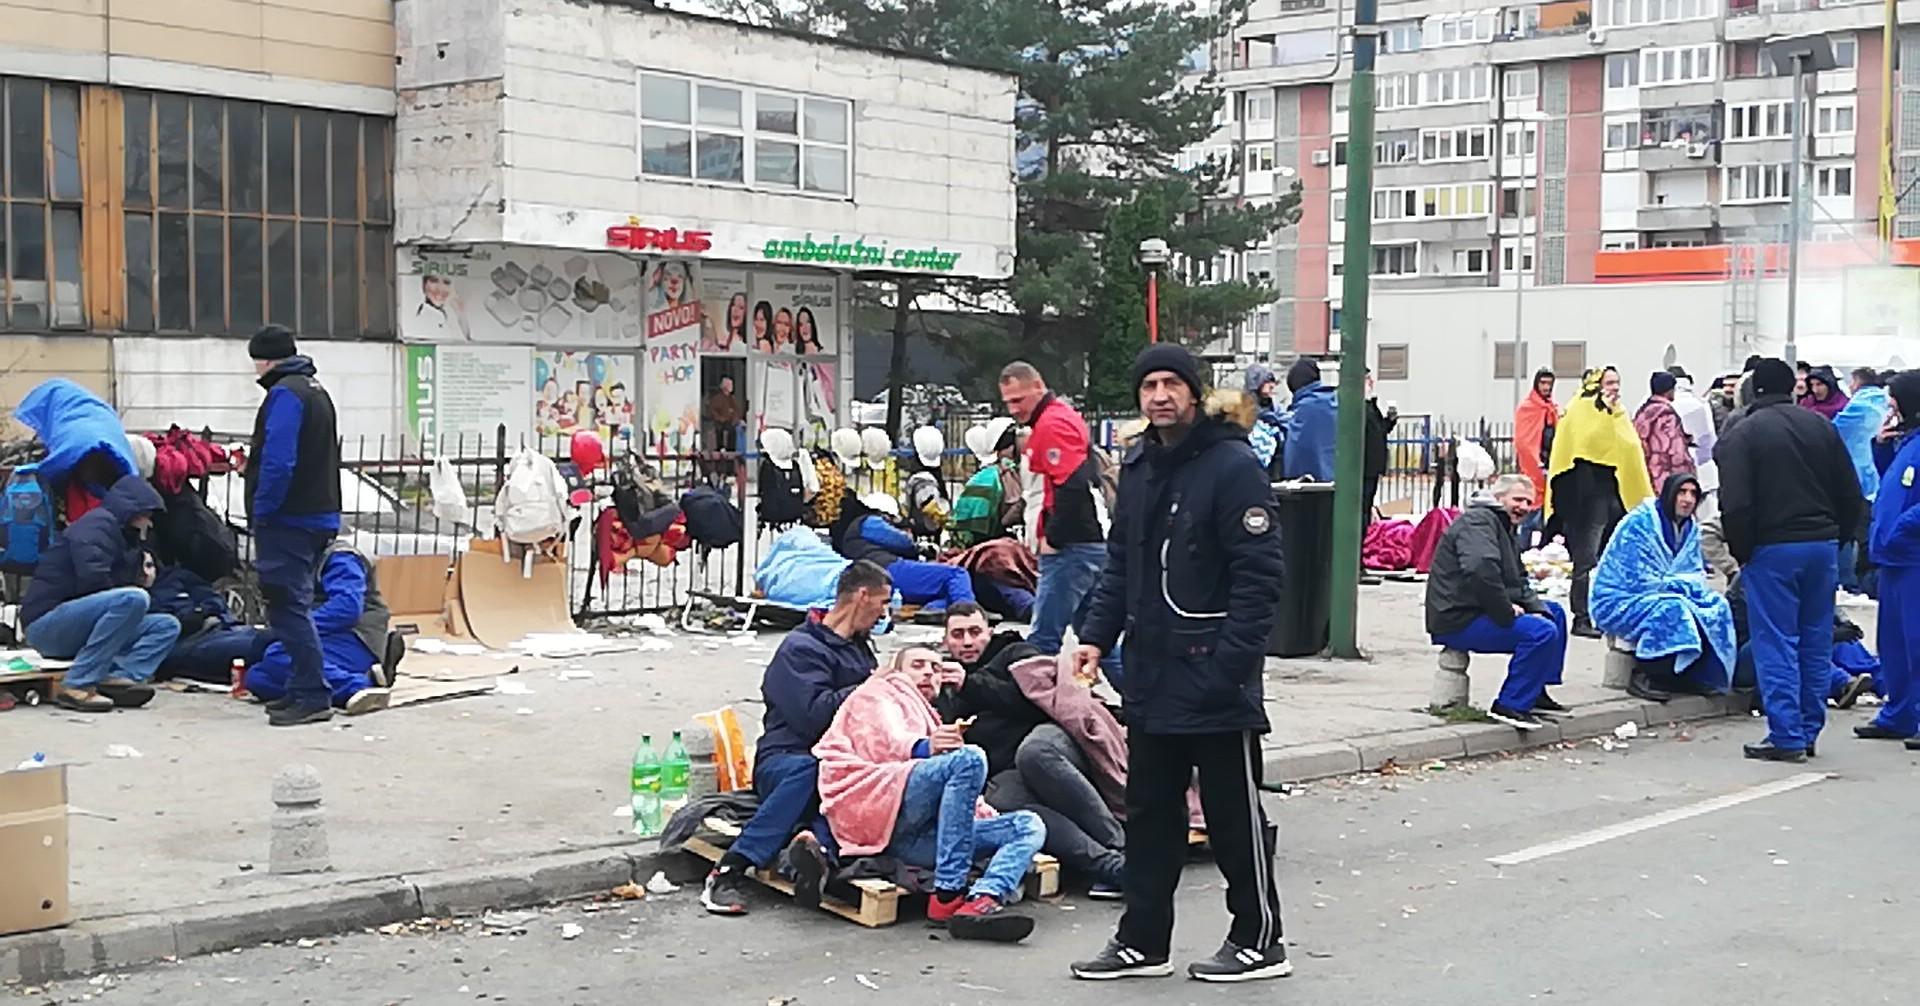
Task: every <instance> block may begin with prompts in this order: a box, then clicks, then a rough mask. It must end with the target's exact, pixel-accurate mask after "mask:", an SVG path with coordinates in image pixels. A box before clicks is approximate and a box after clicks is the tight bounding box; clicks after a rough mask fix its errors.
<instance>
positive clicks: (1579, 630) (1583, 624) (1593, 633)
mask: <svg viewBox="0 0 1920 1006" xmlns="http://www.w3.org/2000/svg"><path fill="white" fill-rule="evenodd" d="M1570 631H1571V632H1572V634H1573V635H1576V636H1579V637H1581V638H1583V639H1599V638H1600V636H1601V633H1600V630H1599V629H1596V628H1594V627H1593V620H1592V619H1590V618H1576V619H1574V620H1573V628H1572V629H1571V630H1570Z"/></svg>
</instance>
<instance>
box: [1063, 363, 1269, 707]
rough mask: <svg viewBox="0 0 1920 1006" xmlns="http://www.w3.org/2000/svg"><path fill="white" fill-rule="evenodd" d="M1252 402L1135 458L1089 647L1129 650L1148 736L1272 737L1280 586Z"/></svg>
mask: <svg viewBox="0 0 1920 1006" xmlns="http://www.w3.org/2000/svg"><path fill="white" fill-rule="evenodd" d="M1252 421H1253V407H1252V404H1251V402H1250V401H1249V400H1247V399H1245V398H1244V397H1243V396H1241V395H1238V394H1236V393H1231V392H1224V393H1223V392H1216V393H1215V395H1214V396H1213V397H1212V398H1211V399H1209V400H1208V402H1207V404H1206V414H1205V415H1204V416H1203V417H1202V418H1201V419H1200V421H1199V422H1198V423H1197V424H1196V425H1195V426H1194V428H1193V429H1192V430H1191V431H1189V432H1188V433H1187V435H1186V436H1185V437H1184V438H1182V439H1181V440H1180V441H1179V442H1178V443H1176V444H1174V445H1172V446H1171V447H1162V446H1160V443H1159V439H1158V435H1157V431H1151V430H1150V431H1148V432H1147V433H1146V434H1145V435H1143V436H1142V437H1141V438H1140V440H1139V441H1138V442H1137V443H1135V444H1134V446H1133V448H1132V449H1131V450H1129V451H1128V453H1127V457H1126V461H1125V467H1124V474H1123V475H1122V476H1121V479H1120V496H1119V505H1118V507H1117V508H1116V513H1115V515H1114V522H1113V533H1112V535H1111V536H1110V537H1109V538H1108V541H1107V566H1106V569H1105V571H1103V572H1102V573H1101V574H1100V581H1099V584H1098V585H1097V586H1096V587H1095V588H1094V591H1093V594H1092V596H1091V598H1090V601H1089V604H1088V607H1087V613H1086V620H1085V629H1084V630H1083V631H1082V632H1081V633H1080V638H1081V639H1082V640H1083V641H1085V642H1087V643H1091V644H1093V645H1095V646H1098V647H1100V648H1101V649H1102V650H1104V651H1107V652H1112V650H1113V647H1114V644H1115V643H1116V642H1118V640H1119V638H1120V635H1121V633H1122V632H1125V633H1126V637H1127V645H1126V649H1125V650H1124V651H1123V652H1124V656H1123V657H1122V660H1123V662H1124V666H1125V673H1124V675H1123V676H1122V678H1121V681H1120V693H1121V697H1122V699H1123V700H1124V701H1125V703H1126V713H1127V725H1128V728H1129V729H1131V730H1139V731H1142V732H1145V733H1150V734H1198V733H1226V732H1230V731H1238V730H1258V731H1261V732H1265V731H1266V730H1267V729H1269V727H1268V723H1267V714H1266V708H1265V705H1264V701H1263V689H1262V683H1261V671H1262V668H1263V667H1264V665H1265V660H1266V651H1267V638H1268V636H1269V635H1270V634H1271V633H1272V631H1273V623H1274V619H1275V617H1276V616H1277V612H1278V607H1279V599H1280V582H1281V576H1282V564H1281V547H1280V529H1279V526H1278V522H1277V520H1276V517H1275V504H1274V498H1273V487H1272V485H1271V484H1270V483H1269V482H1268V481H1267V474H1266V472H1265V471H1263V470H1261V467H1260V462H1259V461H1258V460H1257V459H1256V458H1255V457H1254V454H1253V448H1252V447H1250V446H1249V445H1248V444H1247V439H1246V437H1247V430H1248V429H1249V427H1250V426H1251V424H1252Z"/></svg>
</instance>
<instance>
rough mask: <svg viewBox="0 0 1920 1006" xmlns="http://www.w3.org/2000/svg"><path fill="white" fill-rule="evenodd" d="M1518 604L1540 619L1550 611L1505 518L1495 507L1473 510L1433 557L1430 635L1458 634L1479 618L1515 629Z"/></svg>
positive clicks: (1450, 531)
mask: <svg viewBox="0 0 1920 1006" xmlns="http://www.w3.org/2000/svg"><path fill="white" fill-rule="evenodd" d="M1516 604H1517V605H1519V606H1520V608H1521V610H1523V611H1528V612H1532V613H1533V614H1536V615H1543V614H1546V611H1547V607H1546V605H1544V604H1542V603H1541V601H1540V598H1539V596H1538V595H1536V594H1534V592H1533V585H1532V584H1531V583H1529V582H1528V580H1527V571H1526V569H1525V567H1523V566H1521V564H1520V542H1519V541H1518V540H1517V539H1515V538H1514V536H1513V522H1512V521H1511V520H1509V519H1508V518H1507V512H1506V511H1505V510H1503V509H1501V508H1500V506H1499V505H1498V504H1494V503H1473V504H1470V505H1469V506H1468V507H1467V508H1466V509H1465V510H1463V511H1461V512H1460V517H1459V519H1458V520H1455V521H1454V522H1453V523H1452V524H1451V525H1448V527H1447V531H1446V533H1445V534H1443V535H1441V536H1440V543H1439V545H1438V546H1436V547H1435V548H1434V551H1433V568H1432V570H1431V571H1430V572H1428V574H1427V634H1428V635H1430V636H1442V635H1446V634H1448V633H1452V632H1459V631H1460V630H1461V629H1464V628H1466V627H1467V626H1468V625H1469V624H1471V623H1472V622H1473V620H1474V619H1476V618H1479V617H1480V616H1481V615H1485V616H1487V617H1488V618H1490V619H1492V620H1493V623H1494V624H1495V625H1498V626H1500V627H1502V628H1505V627H1506V626H1509V625H1512V624H1513V619H1514V614H1513V606H1514V605H1516Z"/></svg>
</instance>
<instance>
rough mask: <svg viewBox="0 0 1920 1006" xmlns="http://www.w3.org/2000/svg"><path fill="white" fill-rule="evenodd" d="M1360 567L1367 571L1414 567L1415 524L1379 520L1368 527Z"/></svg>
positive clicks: (1362, 545) (1362, 543)
mask: <svg viewBox="0 0 1920 1006" xmlns="http://www.w3.org/2000/svg"><path fill="white" fill-rule="evenodd" d="M1360 565H1361V566H1362V567H1363V568H1365V569H1407V568H1408V567H1410V566H1412V565H1413V524H1412V523H1411V522H1409V521H1404V520H1393V519H1387V520H1377V521H1374V522H1373V523H1371V524H1368V525H1367V534H1366V538H1365V540H1363V541H1362V542H1361V543H1360Z"/></svg>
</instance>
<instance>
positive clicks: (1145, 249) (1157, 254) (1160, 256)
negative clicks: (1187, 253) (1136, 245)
mask: <svg viewBox="0 0 1920 1006" xmlns="http://www.w3.org/2000/svg"><path fill="white" fill-rule="evenodd" d="M1172 257H1173V252H1172V251H1171V250H1170V249H1168V247H1167V243H1166V242H1165V241H1163V240H1161V239H1160V238H1148V239H1146V240H1145V241H1142V242H1140V251H1139V258H1140V264H1141V265H1143V266H1146V267H1147V268H1149V269H1158V268H1160V267H1161V266H1163V265H1166V264H1167V260H1168V259H1170V258H1172Z"/></svg>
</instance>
